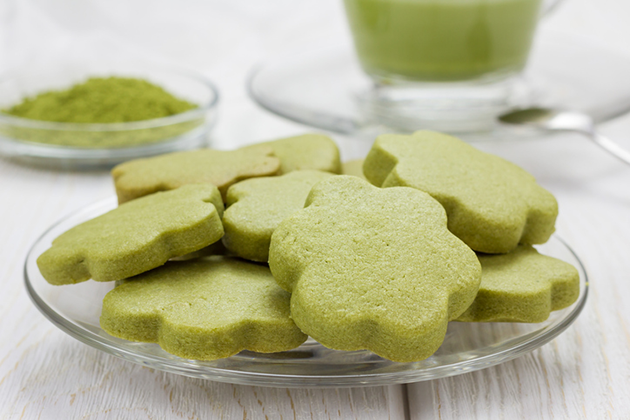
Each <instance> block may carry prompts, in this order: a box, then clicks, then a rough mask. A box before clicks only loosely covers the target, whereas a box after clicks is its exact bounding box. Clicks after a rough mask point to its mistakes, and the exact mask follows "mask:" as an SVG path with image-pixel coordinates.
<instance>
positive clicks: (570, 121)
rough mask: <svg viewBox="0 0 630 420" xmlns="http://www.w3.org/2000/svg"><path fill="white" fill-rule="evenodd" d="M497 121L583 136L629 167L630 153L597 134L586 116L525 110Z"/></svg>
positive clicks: (532, 109) (543, 110)
mask: <svg viewBox="0 0 630 420" xmlns="http://www.w3.org/2000/svg"><path fill="white" fill-rule="evenodd" d="M499 120H500V121H501V122H503V123H506V124H514V125H528V126H530V127H537V128H542V129H546V130H552V131H574V132H578V133H582V134H585V135H587V136H588V137H589V138H590V139H591V140H593V141H594V142H595V143H596V144H597V145H599V146H600V147H601V148H603V149H604V150H606V151H607V152H608V153H610V154H612V155H613V156H615V157H616V158H618V159H620V160H622V161H623V162H625V163H627V164H628V165H630V152H628V151H627V150H624V149H623V148H622V147H620V146H619V145H618V144H617V143H615V142H613V141H612V140H610V139H608V138H606V137H604V136H602V135H601V134H599V133H598V132H597V130H596V129H595V122H594V121H593V118H591V117H590V116H588V115H587V114H583V113H580V112H573V111H556V110H553V109H547V108H527V109H520V110H517V111H510V112H508V113H506V114H503V115H501V116H499Z"/></svg>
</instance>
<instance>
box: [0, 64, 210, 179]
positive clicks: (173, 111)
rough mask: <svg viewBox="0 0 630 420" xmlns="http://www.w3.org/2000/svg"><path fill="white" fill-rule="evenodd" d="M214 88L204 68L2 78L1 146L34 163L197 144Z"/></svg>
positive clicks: (114, 158)
mask: <svg viewBox="0 0 630 420" xmlns="http://www.w3.org/2000/svg"><path fill="white" fill-rule="evenodd" d="M218 97H219V95H218V92H217V90H216V88H215V87H214V85H213V84H212V83H211V82H210V81H208V80H206V79H205V78H204V77H203V76H200V75H196V74H193V73H188V72H185V71H176V70H172V71H166V70H161V71H158V70H155V69H150V70H147V69H143V70H138V69H134V70H130V71H125V70H118V71H110V72H103V73H99V72H98V71H90V70H88V69H83V70H78V71H77V69H73V68H69V69H68V68H65V69H59V70H57V71H49V72H47V73H46V74H44V75H42V74H41V73H40V74H39V75H38V74H37V72H33V71H28V72H24V73H22V74H16V75H13V76H9V77H5V78H2V79H0V153H1V154H2V155H4V156H5V157H10V158H14V159H17V160H21V161H26V162H29V163H35V164H45V165H52V166H59V165H61V166H68V167H95V166H105V167H106V166H112V165H115V164H117V163H120V162H123V161H125V160H129V159H135V158H139V157H145V156H153V155H157V154H161V153H167V152H173V151H178V150H188V149H193V148H198V147H202V146H204V145H205V144H206V141H207V135H208V132H209V130H210V128H211V127H212V125H213V123H214V121H215V118H216V105H217V102H218Z"/></svg>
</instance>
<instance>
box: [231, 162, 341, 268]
mask: <svg viewBox="0 0 630 420" xmlns="http://www.w3.org/2000/svg"><path fill="white" fill-rule="evenodd" d="M331 176H333V174H331V173H329V172H321V171H294V172H290V173H288V174H286V175H282V176H274V177H265V178H256V179H248V180H247V181H243V182H239V183H238V184H235V185H233V186H231V187H230V189H229V190H228V194H227V205H228V208H227V210H226V211H225V215H224V216H223V228H224V229H225V236H224V237H223V244H224V245H225V247H226V248H227V249H228V250H230V251H232V252H233V253H234V254H236V255H238V256H239V257H242V258H247V259H248V260H253V261H262V262H267V260H268V259H269V242H270V241H271V234H272V233H273V231H274V230H275V229H276V227H278V225H279V224H280V222H282V221H283V220H284V219H286V218H287V217H289V216H290V215H291V214H293V213H294V212H295V211H297V210H300V209H302V208H304V202H305V201H306V197H307V196H308V193H309V192H310V191H311V187H313V185H314V184H316V183H317V182H319V181H321V180H323V179H325V178H328V177H331Z"/></svg>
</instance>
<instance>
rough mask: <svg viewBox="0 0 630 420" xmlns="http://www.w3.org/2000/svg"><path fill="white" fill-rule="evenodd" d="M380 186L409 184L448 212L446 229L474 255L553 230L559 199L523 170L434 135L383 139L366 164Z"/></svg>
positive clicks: (538, 239) (539, 239) (540, 238)
mask: <svg viewBox="0 0 630 420" xmlns="http://www.w3.org/2000/svg"><path fill="white" fill-rule="evenodd" d="M363 172H364V174H365V176H366V178H367V179H368V180H369V181H370V182H371V183H373V184H374V185H376V186H381V187H394V186H406V187H413V188H416V189H419V190H420V191H424V192H426V193H428V194H430V195H431V196H432V197H433V198H435V199H436V200H437V201H439V202H440V204H442V205H443V206H444V208H445V209H446V213H447V215H448V227H449V229H450V230H451V232H453V233H454V234H455V235H456V236H457V237H459V238H460V239H461V240H462V241H464V242H465V243H466V244H467V245H468V246H470V247H471V248H472V249H474V250H475V251H479V252H485V253H505V252H509V251H511V250H513V249H514V248H516V246H517V245H518V244H519V243H523V244H540V243H544V242H546V241H547V240H548V239H549V237H550V236H551V234H552V233H553V232H554V224H555V221H556V216H557V215H558V204H557V202H556V199H555V198H554V197H553V195H551V194H550V193H549V192H548V191H547V190H545V189H544V188H542V187H541V186H540V185H538V184H537V183H536V180H535V179H534V177H533V176H532V175H530V174H529V173H528V172H526V171H525V170H523V169H521V168H520V167H518V166H516V165H514V164H513V163H510V162H508V161H506V160H504V159H502V158H500V157H498V156H494V155H491V154H488V153H484V152H481V151H479V150H477V149H475V148H474V147H472V146H470V145H468V144H466V143H464V142H462V141H461V140H458V139H456V138H455V137H451V136H447V135H445V134H440V133H435V132H431V131H418V132H416V133H414V134H413V135H410V136H404V135H395V134H386V135H382V136H379V137H378V138H377V139H376V141H375V142H374V145H373V146H372V150H371V151H370V153H369V154H368V156H367V158H366V160H365V163H364V165H363Z"/></svg>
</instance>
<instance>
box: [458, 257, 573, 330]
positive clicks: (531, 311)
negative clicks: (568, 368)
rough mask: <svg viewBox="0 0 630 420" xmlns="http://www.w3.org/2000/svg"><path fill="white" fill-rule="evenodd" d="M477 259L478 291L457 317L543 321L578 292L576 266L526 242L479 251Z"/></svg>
mask: <svg viewBox="0 0 630 420" xmlns="http://www.w3.org/2000/svg"><path fill="white" fill-rule="evenodd" d="M479 262H480V263H481V285H480V286H479V292H478V293H477V297H476V298H475V301H474V302H473V303H472V305H470V307H469V308H468V309H467V310H466V312H464V313H463V314H462V315H461V316H460V317H459V318H457V321H468V322H500V321H503V322H542V321H544V320H546V319H547V318H549V313H550V312H551V311H556V310H558V309H564V308H566V307H567V306H569V305H571V304H572V303H573V302H575V301H576V300H577V298H578V296H579V294H580V276H579V274H578V272H577V270H576V269H575V267H573V266H572V265H571V264H568V263H566V262H564V261H561V260H558V259H556V258H552V257H547V256H545V255H541V254H539V253H538V251H536V250H535V249H534V248H532V247H531V246H529V245H520V246H519V247H518V248H516V249H515V250H514V251H512V252H510V253H508V254H502V255H488V254H485V255H484V254H479Z"/></svg>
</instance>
